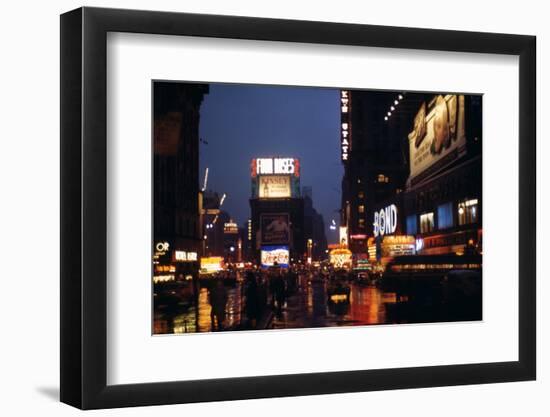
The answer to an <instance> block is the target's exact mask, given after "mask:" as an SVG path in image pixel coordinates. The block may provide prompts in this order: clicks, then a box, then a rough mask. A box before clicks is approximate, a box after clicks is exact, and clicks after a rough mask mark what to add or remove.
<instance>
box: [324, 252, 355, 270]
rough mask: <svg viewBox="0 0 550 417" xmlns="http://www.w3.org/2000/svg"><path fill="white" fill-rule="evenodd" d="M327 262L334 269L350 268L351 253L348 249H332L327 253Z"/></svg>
mask: <svg viewBox="0 0 550 417" xmlns="http://www.w3.org/2000/svg"><path fill="white" fill-rule="evenodd" d="M329 261H330V263H331V264H332V265H333V266H334V267H335V268H346V267H350V266H351V263H352V253H351V251H350V250H349V249H333V250H331V251H330V253H329Z"/></svg>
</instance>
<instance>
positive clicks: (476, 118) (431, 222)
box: [341, 91, 482, 259]
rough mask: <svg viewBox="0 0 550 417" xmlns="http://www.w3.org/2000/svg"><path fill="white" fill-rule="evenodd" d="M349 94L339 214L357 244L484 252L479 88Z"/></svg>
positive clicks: (378, 250)
mask: <svg viewBox="0 0 550 417" xmlns="http://www.w3.org/2000/svg"><path fill="white" fill-rule="evenodd" d="M345 96H346V97H345V98H346V99H347V104H348V105H347V106H346V108H345V110H346V111H347V114H346V113H343V115H342V117H343V122H342V131H343V133H344V132H345V137H346V139H347V149H346V154H345V156H344V154H343V157H342V162H343V164H344V168H345V174H344V179H343V182H342V190H343V193H342V217H341V218H342V224H343V225H344V226H347V232H348V239H349V245H350V248H351V249H352V251H353V252H354V253H355V254H357V253H362V252H363V251H365V246H366V249H367V250H368V253H369V256H370V257H371V258H372V257H377V258H378V259H380V258H382V257H386V256H397V255H404V254H413V253H416V254H450V253H454V254H464V253H481V251H482V226H481V225H482V216H481V207H482V159H481V147H482V145H481V144H482V129H481V111H482V108H481V104H482V103H481V96H473V95H468V96H466V95H459V94H445V95H442V94H428V93H401V94H399V93H386V92H363V91H358V92H357V91H350V92H347V94H346V95H345ZM343 110H344V107H343ZM343 137H344V136H343ZM343 137H342V138H343ZM342 140H343V139H342ZM354 237H357V239H355V238H354ZM365 243H366V245H365Z"/></svg>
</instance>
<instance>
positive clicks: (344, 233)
mask: <svg viewBox="0 0 550 417" xmlns="http://www.w3.org/2000/svg"><path fill="white" fill-rule="evenodd" d="M339 235H340V236H339V237H340V245H343V246H347V245H348V228H347V227H346V226H340V233H339Z"/></svg>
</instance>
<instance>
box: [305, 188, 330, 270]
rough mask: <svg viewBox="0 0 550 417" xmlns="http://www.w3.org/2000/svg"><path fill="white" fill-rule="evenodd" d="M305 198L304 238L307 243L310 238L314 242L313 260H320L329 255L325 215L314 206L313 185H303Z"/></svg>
mask: <svg viewBox="0 0 550 417" xmlns="http://www.w3.org/2000/svg"><path fill="white" fill-rule="evenodd" d="M302 197H303V199H304V239H305V241H306V245H307V242H308V240H309V239H311V242H312V258H313V259H312V260H313V261H319V260H322V259H324V258H326V257H327V254H326V250H327V247H328V246H327V237H326V233H325V221H324V219H323V215H322V214H320V213H319V212H317V210H315V208H314V207H313V189H312V187H302Z"/></svg>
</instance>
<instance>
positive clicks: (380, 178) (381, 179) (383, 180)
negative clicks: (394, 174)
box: [378, 174, 390, 182]
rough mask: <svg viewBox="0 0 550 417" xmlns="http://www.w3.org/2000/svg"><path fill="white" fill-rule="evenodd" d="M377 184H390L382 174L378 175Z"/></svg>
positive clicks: (387, 178)
mask: <svg viewBox="0 0 550 417" xmlns="http://www.w3.org/2000/svg"><path fill="white" fill-rule="evenodd" d="M378 182H390V179H389V177H386V176H385V175H384V174H378Z"/></svg>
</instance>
